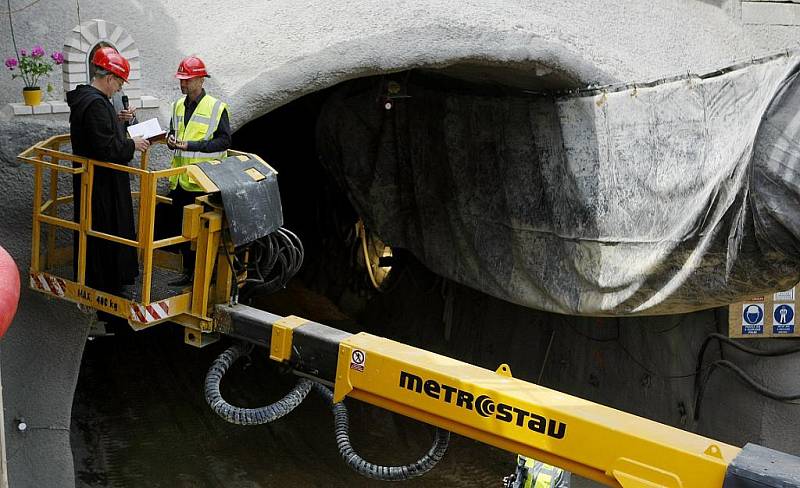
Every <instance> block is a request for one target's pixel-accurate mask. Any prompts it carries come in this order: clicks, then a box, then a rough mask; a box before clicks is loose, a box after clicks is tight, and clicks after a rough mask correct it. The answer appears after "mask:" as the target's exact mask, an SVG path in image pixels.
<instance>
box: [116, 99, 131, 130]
mask: <svg viewBox="0 0 800 488" xmlns="http://www.w3.org/2000/svg"><path fill="white" fill-rule="evenodd" d="M117 119H119V121H120V122H122V123H124V124H125V125H130V124H131V123H132V122H133V121H134V120H135V119H136V108H131V107H130V102H129V100H128V95H122V110H120V111H119V113H118V114H117Z"/></svg>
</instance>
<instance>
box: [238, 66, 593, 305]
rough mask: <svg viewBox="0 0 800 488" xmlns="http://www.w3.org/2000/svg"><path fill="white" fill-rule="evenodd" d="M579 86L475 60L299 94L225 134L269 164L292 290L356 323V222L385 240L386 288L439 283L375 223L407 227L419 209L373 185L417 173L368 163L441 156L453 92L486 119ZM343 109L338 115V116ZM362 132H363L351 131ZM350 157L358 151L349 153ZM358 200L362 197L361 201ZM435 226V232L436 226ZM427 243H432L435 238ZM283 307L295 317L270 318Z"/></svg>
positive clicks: (361, 281) (547, 72) (360, 277)
mask: <svg viewBox="0 0 800 488" xmlns="http://www.w3.org/2000/svg"><path fill="white" fill-rule="evenodd" d="M578 86H580V83H579V81H578V80H576V79H575V78H574V77H571V76H570V75H569V74H567V73H565V72H560V71H555V70H552V69H549V68H547V67H544V66H542V65H535V66H527V67H524V68H521V67H515V66H508V65H503V64H500V63H498V64H494V65H492V64H487V63H483V64H481V63H477V62H476V63H471V62H466V63H460V64H456V65H453V66H450V67H447V68H442V69H415V70H407V71H402V72H396V73H391V74H384V75H379V76H371V77H365V78H358V79H354V80H350V81H346V82H342V83H340V84H338V85H336V86H333V87H330V88H327V89H324V90H321V91H318V92H313V93H311V94H308V95H305V96H303V97H301V98H299V99H296V100H294V101H292V102H290V103H288V104H286V105H283V106H281V107H279V108H277V109H275V110H273V111H271V112H269V113H267V114H265V115H263V116H261V117H259V118H257V119H254V120H252V121H250V122H249V123H247V124H246V125H244V126H243V127H242V128H240V129H239V130H238V131H237V132H236V133H235V134H234V137H233V147H235V148H237V149H239V150H243V151H247V152H253V153H256V154H258V155H259V156H261V157H262V158H263V159H264V160H265V161H267V162H268V163H269V164H270V165H272V166H273V167H275V169H277V171H278V173H279V176H278V182H279V186H280V192H281V199H282V202H283V211H284V219H285V223H284V226H285V227H286V228H287V229H289V230H291V231H293V232H295V233H297V234H298V236H299V237H300V239H301V240H302V242H303V244H304V246H305V261H304V265H303V267H302V269H301V272H300V273H299V275H298V279H299V280H300V281H301V282H302V285H303V286H304V287H308V288H309V289H311V290H313V291H314V292H316V293H321V294H323V295H324V296H326V297H327V298H328V299H330V300H332V302H333V303H334V304H335V305H336V306H337V307H339V308H341V309H342V310H343V311H345V313H346V315H348V316H350V317H352V318H353V319H358V318H359V316H360V315H361V313H362V312H363V311H364V309H365V307H366V304H367V301H368V298H370V297H372V296H374V291H375V290H374V286H372V284H371V283H370V280H369V277H368V273H367V266H369V262H370V259H373V260H376V259H377V258H375V257H374V256H372V258H370V257H369V256H368V257H367V260H366V262H365V258H364V252H363V249H364V247H368V248H370V252H371V251H372V247H371V246H370V245H367V246H363V245H361V244H362V243H360V242H359V236H358V231H357V230H356V228H355V225H356V222H357V221H358V220H359V219H360V218H361V219H363V220H364V222H365V225H366V228H367V242H368V243H369V244H373V239H374V240H375V241H377V242H378V244H380V243H381V241H385V242H386V243H387V244H388V245H390V246H392V247H393V250H394V256H391V257H386V258H385V259H383V260H381V263H380V264H382V265H383V264H385V265H391V266H392V267H393V271H392V273H391V275H390V276H389V279H388V280H387V282H386V283H384V284H383V285H382V286H385V287H391V286H392V285H393V283H394V282H396V280H397V276H398V275H400V274H402V273H403V269H404V267H405V266H408V265H410V264H411V265H413V266H414V269H416V270H417V272H418V273H424V274H425V277H424V278H422V279H421V280H419V281H424V282H425V283H430V282H434V281H436V280H437V279H439V278H438V277H437V276H436V275H434V274H433V273H431V272H430V271H429V270H428V269H427V268H426V266H425V265H423V264H421V263H420V262H419V261H420V260H422V261H424V256H420V255H419V254H418V253H417V255H416V256H415V255H414V254H413V253H412V252H410V251H409V250H407V249H406V248H404V247H403V246H399V247H395V246H396V244H397V243H396V242H393V237H394V236H393V235H392V233H391V232H389V233H388V234H383V233H382V232H381V229H380V228H379V225H378V221H380V220H383V221H386V220H387V219H389V220H397V221H399V220H403V221H404V224H403V225H404V226H405V227H406V228H408V227H414V226H415V225H416V224H415V221H414V220H415V217H416V216H415V215H413V214H419V213H420V212H424V211H425V210H424V209H420V208H414V206H415V205H418V204H420V205H423V204H424V202H411V201H406V202H404V201H402V199H403V198H404V197H403V196H400V198H399V199H398V195H397V194H396V193H391V192H390V191H387V192H386V194H385V198H384V195H382V194H381V187H382V185H383V184H384V183H383V182H382V181H381V180H383V179H384V178H385V185H384V186H385V187H386V188H389V187H392V186H397V185H402V184H406V183H407V184H408V186H409V187H411V186H414V184H415V181H417V182H418V181H419V179H420V178H425V175H413V174H408V173H403V171H405V170H409V171H411V170H410V165H406V164H404V161H403V158H404V157H406V156H401V155H398V157H397V159H396V160H394V161H393V164H394V167H393V168H391V169H390V171H388V172H386V171H384V169H385V168H383V167H381V163H380V162H379V161H378V160H379V159H380V158H381V157H383V156H382V155H385V153H386V152H387V151H389V152H391V151H395V152H398V153H400V152H403V151H408V152H411V153H413V152H416V153H422V152H424V153H426V154H425V156H424V157H425V158H431V159H433V160H434V161H435V160H436V158H441V159H442V160H445V159H447V158H448V155H447V154H446V153H443V152H442V151H443V150H445V151H446V147H447V146H446V144H444V140H445V139H447V138H448V137H450V135H449V134H448V128H449V126H450V124H449V121H448V120H447V119H448V117H452V116H453V114H452V113H450V112H448V106H447V105H448V103H453V102H452V100H453V99H454V98H453V97H455V99H456V102H455V103H457V98H458V97H464V98H468V99H470V100H475V99H478V100H480V103H481V104H482V107H484V108H485V111H486V113H487V114H491V113H493V112H507V108H506V106H507V105H508V100H509V99H516V100H519V99H527V98H536V99H552V94H553V93H555V92H557V91H559V90H565V89H572V88H575V87H578ZM497 107H500V108H499V109H497ZM344 112H347V114H346V115H344V116H343V115H342V114H343V113H344ZM412 112H413V114H412ZM428 121H431V122H428ZM506 122H507V121H506ZM348 124H355V125H358V126H359V127H351V126H350V125H348ZM470 124H472V125H475V126H478V125H480V128H479V129H480V130H484V131H485V130H486V128H487V122H486V121H480V122H477V123H474V124H473V123H472V122H471V121H468V122H466V123H463V122H462V123H460V124H453V125H460V127H461V128H463V127H465V126H466V127H469V126H470ZM366 126H369V127H368V129H367V130H366V131H364V130H361V129H364V127H366ZM351 128H352V129H354V130H353V131H352V132H351V131H350V129H351ZM491 129H492V128H491V127H490V130H491ZM494 129H495V130H497V131H501V130H502V128H501V127H495V128H494ZM356 132H359V134H356ZM349 134H352V138H351V137H349ZM463 136H464V134H458V137H463ZM492 143H493V142H492V141H490V142H488V144H492ZM509 144H513V142H510V143H509ZM495 149H496V148H489V150H488V151H487V152H485V153H483V154H481V155H480V157H482V158H491V159H495V161H492V162H491V163H490V164H487V167H495V166H496V164H497V163H498V162H502V161H500V160H501V159H502V154H501V152H502V150H504V149H502V150H501V149H496V150H495ZM354 154H357V156H356V157H352V156H353V155H354ZM356 160H357V162H356V164H351V163H353V161H356ZM434 165H435V162H434ZM477 176H478V177H485V176H489V177H490V176H491V175H490V174H486V175H477ZM452 190H453V189H452V188H446V187H444V188H435V189H434V191H436V192H438V193H439V194H440V195H441V198H447V195H448V194H452V193H453V192H452ZM367 194H368V195H369V198H366V197H365V196H364V195H367ZM413 198H414V196H413V195H410V196H409V199H413ZM395 216H396V217H397V218H396V219H395ZM442 227H446V225H445V223H444V222H443V225H442ZM412 234H413V233H412ZM431 237H432V238H434V239H435V235H432V236H431ZM421 238H422V237H421ZM368 254H369V253H368ZM379 254H380V251H379ZM376 262H377V261H376ZM374 266H377V265H376V264H375V263H373V269H374ZM421 286H423V287H424V286H425V285H424V284H423V285H421ZM290 287H291V286H290ZM259 299H263V297H256V298H255V300H254V304H255V303H258V300H259ZM384 299H385V297H384ZM271 304H273V305H274V303H272V302H271ZM283 312H286V313H298V312H297V311H292V312H290V311H288V310H285V309H282V310H278V311H277V313H283ZM312 315H313V314H312ZM312 318H314V317H312ZM322 318H323V319H324V318H326V317H324V316H323V317H322ZM317 319H319V318H317ZM328 319H329V320H330V317H328Z"/></svg>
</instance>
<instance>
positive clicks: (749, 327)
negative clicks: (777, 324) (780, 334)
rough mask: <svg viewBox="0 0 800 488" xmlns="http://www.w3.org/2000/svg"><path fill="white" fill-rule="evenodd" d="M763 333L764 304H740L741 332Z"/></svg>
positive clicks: (746, 333) (744, 333)
mask: <svg viewBox="0 0 800 488" xmlns="http://www.w3.org/2000/svg"><path fill="white" fill-rule="evenodd" d="M763 333H764V304H763V303H745V304H743V305H742V334H743V335H754V334H763Z"/></svg>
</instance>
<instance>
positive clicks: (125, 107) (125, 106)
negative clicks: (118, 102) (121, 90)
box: [122, 95, 129, 110]
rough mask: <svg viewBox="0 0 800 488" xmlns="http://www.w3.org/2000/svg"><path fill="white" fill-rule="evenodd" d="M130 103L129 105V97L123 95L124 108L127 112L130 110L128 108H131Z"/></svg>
mask: <svg viewBox="0 0 800 488" xmlns="http://www.w3.org/2000/svg"><path fill="white" fill-rule="evenodd" d="M128 103H129V102H128V95H122V108H124V109H125V110H128V108H129V105H128Z"/></svg>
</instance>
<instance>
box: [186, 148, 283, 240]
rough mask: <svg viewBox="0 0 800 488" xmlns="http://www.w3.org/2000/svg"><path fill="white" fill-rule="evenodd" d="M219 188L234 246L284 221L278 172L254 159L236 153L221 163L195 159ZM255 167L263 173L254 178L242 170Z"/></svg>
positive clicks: (258, 235)
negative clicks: (203, 161)
mask: <svg viewBox="0 0 800 488" xmlns="http://www.w3.org/2000/svg"><path fill="white" fill-rule="evenodd" d="M197 166H198V167H199V168H200V169H202V170H203V173H205V175H206V176H208V178H209V179H210V180H211V181H213V182H214V184H215V185H217V188H219V193H220V197H221V199H222V204H223V206H224V207H225V218H226V219H227V221H228V229H229V231H230V235H231V240H232V241H233V243H234V244H235V245H237V246H240V245H242V244H246V243H248V242H252V241H254V240H256V239H260V238H262V237H264V236H265V235H267V234H270V233H272V232H274V231H276V230H278V229H279V228H280V227H281V226H282V225H283V207H282V206H281V195H280V192H279V191H278V173H276V172H275V171H274V170H272V171H270V170H269V168H267V167H266V166H264V165H263V164H262V163H261V162H260V161H256V160H254V159H246V160H244V161H243V160H240V159H239V158H237V157H229V158H226V159H223V160H222V161H221V162H220V163H217V164H212V163H198V164H197ZM251 168H252V169H255V170H256V171H258V172H259V173H261V174H262V175H264V176H265V177H264V178H263V179H261V180H258V181H256V180H254V179H253V178H251V177H250V175H248V174H247V173H246V172H245V171H247V170H249V169H251Z"/></svg>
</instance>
